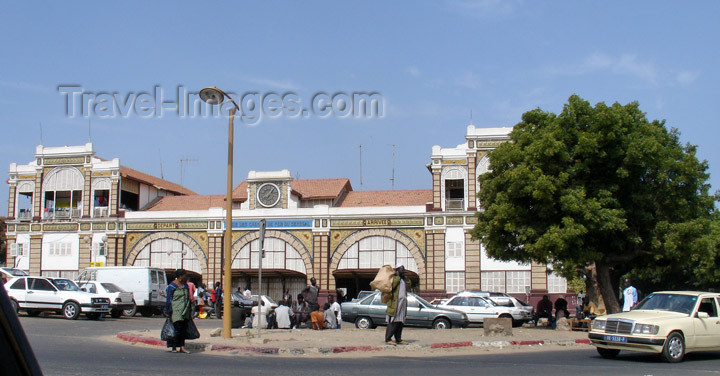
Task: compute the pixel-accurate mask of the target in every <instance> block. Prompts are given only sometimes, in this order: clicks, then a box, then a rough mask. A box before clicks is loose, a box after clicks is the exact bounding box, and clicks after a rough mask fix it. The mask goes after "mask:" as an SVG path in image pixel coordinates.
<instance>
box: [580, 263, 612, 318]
mask: <svg viewBox="0 0 720 376" xmlns="http://www.w3.org/2000/svg"><path fill="white" fill-rule="evenodd" d="M584 274H585V293H586V294H587V297H586V298H587V300H588V303H589V302H593V303H595V307H596V309H597V310H598V311H599V312H607V309H606V308H605V300H603V297H602V294H600V287H599V286H598V277H597V268H596V267H595V264H590V265H589V266H588V267H587V268H586V269H585V270H584Z"/></svg>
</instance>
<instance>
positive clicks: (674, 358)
mask: <svg viewBox="0 0 720 376" xmlns="http://www.w3.org/2000/svg"><path fill="white" fill-rule="evenodd" d="M662 356H663V358H664V359H665V360H666V361H667V362H670V363H677V362H679V361H681V360H683V357H684V356H685V339H684V338H683V336H682V334H680V333H679V332H672V333H670V335H669V336H668V337H667V339H666V340H665V346H664V347H663V351H662Z"/></svg>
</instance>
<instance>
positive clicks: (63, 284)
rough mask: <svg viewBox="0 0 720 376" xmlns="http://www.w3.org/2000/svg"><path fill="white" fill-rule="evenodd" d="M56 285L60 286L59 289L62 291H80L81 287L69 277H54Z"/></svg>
mask: <svg viewBox="0 0 720 376" xmlns="http://www.w3.org/2000/svg"><path fill="white" fill-rule="evenodd" d="M52 282H53V284H54V285H55V287H57V288H58V290H62V291H80V288H79V287H78V286H77V285H76V284H75V282H73V281H71V280H69V279H59V278H56V279H53V280H52Z"/></svg>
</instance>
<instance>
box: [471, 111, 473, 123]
mask: <svg viewBox="0 0 720 376" xmlns="http://www.w3.org/2000/svg"><path fill="white" fill-rule="evenodd" d="M470 125H473V122H472V110H470Z"/></svg>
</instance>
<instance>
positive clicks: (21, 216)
mask: <svg viewBox="0 0 720 376" xmlns="http://www.w3.org/2000/svg"><path fill="white" fill-rule="evenodd" d="M17 219H18V220H20V221H29V220H31V219H32V211H30V210H20V211H19V212H18V216H17Z"/></svg>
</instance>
